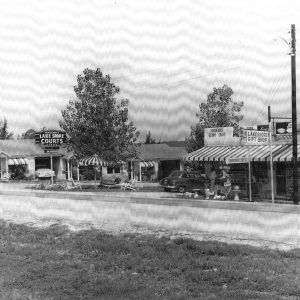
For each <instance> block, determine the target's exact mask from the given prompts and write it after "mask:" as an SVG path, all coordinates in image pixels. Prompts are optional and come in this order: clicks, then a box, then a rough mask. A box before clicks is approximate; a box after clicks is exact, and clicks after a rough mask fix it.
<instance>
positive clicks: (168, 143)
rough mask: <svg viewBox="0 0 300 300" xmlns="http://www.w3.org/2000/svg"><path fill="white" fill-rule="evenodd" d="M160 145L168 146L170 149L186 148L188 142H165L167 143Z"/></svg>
mask: <svg viewBox="0 0 300 300" xmlns="http://www.w3.org/2000/svg"><path fill="white" fill-rule="evenodd" d="M160 144H166V145H168V146H170V147H184V148H185V147H186V142H185V141H165V142H160Z"/></svg>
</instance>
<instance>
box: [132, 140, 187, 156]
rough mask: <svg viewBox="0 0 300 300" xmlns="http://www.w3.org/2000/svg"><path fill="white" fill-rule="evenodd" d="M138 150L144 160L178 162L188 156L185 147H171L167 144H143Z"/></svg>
mask: <svg viewBox="0 0 300 300" xmlns="http://www.w3.org/2000/svg"><path fill="white" fill-rule="evenodd" d="M137 150H138V152H139V156H140V158H141V159H142V160H155V159H159V160H177V159H180V158H182V157H183V156H184V155H186V154H187V151H186V150H185V148H184V147H170V146H168V145H166V144H141V146H140V147H138V148H137Z"/></svg>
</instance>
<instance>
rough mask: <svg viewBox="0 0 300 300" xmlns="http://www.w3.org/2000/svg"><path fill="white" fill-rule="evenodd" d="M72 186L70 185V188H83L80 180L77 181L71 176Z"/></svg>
mask: <svg viewBox="0 0 300 300" xmlns="http://www.w3.org/2000/svg"><path fill="white" fill-rule="evenodd" d="M70 181H71V184H72V185H71V186H68V190H76V189H79V190H82V187H81V184H80V183H79V182H75V181H74V179H73V178H71V180H70Z"/></svg>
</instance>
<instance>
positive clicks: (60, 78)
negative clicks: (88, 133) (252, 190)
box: [0, 0, 300, 140]
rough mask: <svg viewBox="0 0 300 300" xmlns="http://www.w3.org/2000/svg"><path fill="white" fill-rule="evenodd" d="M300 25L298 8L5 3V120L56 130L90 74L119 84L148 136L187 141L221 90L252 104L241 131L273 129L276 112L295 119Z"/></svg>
mask: <svg viewBox="0 0 300 300" xmlns="http://www.w3.org/2000/svg"><path fill="white" fill-rule="evenodd" d="M297 20H300V4H298V1H296V0H287V1H280V0H272V1H269V0H254V1H241V0H239V1H238V0H227V1H224V0H195V1H192V0H189V1H184V0H160V1H153V0H136V1H135V0H128V1H120V0H114V1H104V0H98V1H97V0H95V1H92V0H87V1H80V0H65V1H59V0H43V1H41V0H30V1H28V0H27V1H26V0H10V1H5V0H2V1H1V2H0V118H3V117H4V116H5V117H6V118H7V120H8V125H9V129H10V130H11V131H14V133H15V135H18V134H21V133H22V132H24V131H26V130H27V129H29V128H33V129H41V128H42V127H43V126H46V127H52V128H55V127H58V123H57V121H58V120H59V119H60V118H61V113H60V112H61V109H63V108H64V107H65V106H66V104H67V103H68V101H69V100H70V99H73V98H74V91H73V87H74V85H76V78H77V75H78V74H81V73H82V71H83V69H84V68H87V67H88V68H96V67H100V68H101V70H102V71H103V73H104V74H110V75H111V77H112V80H113V82H114V83H115V84H117V85H118V86H119V87H120V88H121V93H120V98H123V97H126V98H128V99H129V100H130V104H129V112H130V119H131V120H132V121H134V123H135V125H136V126H137V128H138V129H139V130H140V131H141V133H142V137H144V136H145V133H146V132H147V131H149V130H150V131H151V133H152V134H153V136H154V137H155V138H157V139H160V138H161V139H163V140H174V139H178V140H182V139H184V137H185V136H188V135H189V132H190V126H191V125H193V124H195V122H196V117H195V114H196V112H197V111H198V106H199V103H201V102H203V101H206V97H207V94H208V93H210V92H211V91H212V89H213V87H219V86H222V85H223V84H227V85H228V86H230V87H231V88H232V89H233V90H234V99H235V100H238V101H244V103H245V107H244V111H243V113H244V115H245V120H244V123H243V125H255V124H264V123H266V121H267V106H268V105H271V108H272V113H273V116H286V117H290V115H291V112H290V111H291V109H290V108H291V83H290V81H291V80H290V72H291V71H290V56H289V55H287V54H288V52H289V47H288V45H286V43H285V42H284V40H283V39H285V40H286V41H289V39H290V34H289V33H288V32H289V30H290V25H291V24H295V25H296V37H297V36H298V35H297V30H298V29H299V31H300V23H299V24H297V22H296V21H297ZM299 48H300V45H299ZM298 61H299V59H298ZM297 67H298V69H299V64H297ZM298 77H299V76H298ZM297 91H298V96H300V94H299V89H297ZM298 98H299V97H298ZM299 111H300V104H298V112H299Z"/></svg>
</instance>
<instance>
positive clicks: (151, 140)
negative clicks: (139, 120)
mask: <svg viewBox="0 0 300 300" xmlns="http://www.w3.org/2000/svg"><path fill="white" fill-rule="evenodd" d="M159 143H160V140H159V141H158V142H156V140H155V138H153V137H152V135H151V132H150V130H149V132H148V133H146V138H145V144H159Z"/></svg>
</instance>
